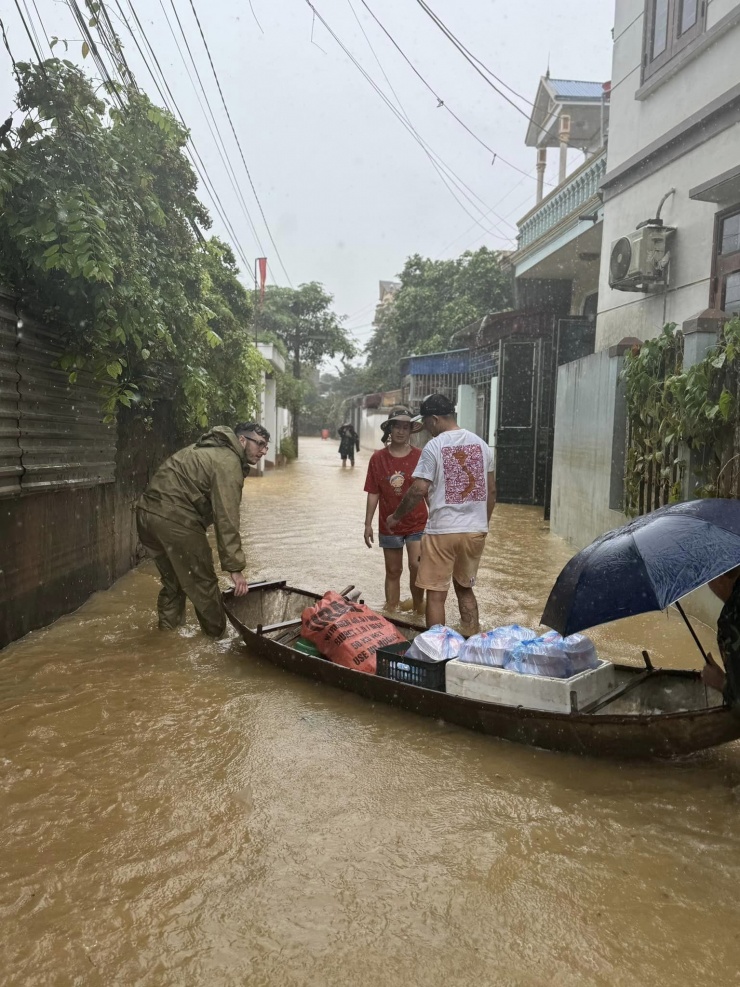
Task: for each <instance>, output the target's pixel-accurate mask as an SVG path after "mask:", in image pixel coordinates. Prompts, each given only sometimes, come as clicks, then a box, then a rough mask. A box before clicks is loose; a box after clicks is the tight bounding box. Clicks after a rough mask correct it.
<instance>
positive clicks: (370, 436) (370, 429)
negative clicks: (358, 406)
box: [360, 408, 388, 452]
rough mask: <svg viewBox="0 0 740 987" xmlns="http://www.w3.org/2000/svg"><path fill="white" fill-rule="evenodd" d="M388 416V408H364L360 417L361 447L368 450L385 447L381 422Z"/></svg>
mask: <svg viewBox="0 0 740 987" xmlns="http://www.w3.org/2000/svg"><path fill="white" fill-rule="evenodd" d="M387 417H388V409H387V408H382V409H381V408H378V409H375V408H363V409H362V416H361V418H360V448H361V449H364V450H366V451H368V452H369V451H371V450H375V449H382V448H383V433H382V432H381V431H380V423H381V422H384V421H385V420H386V418H387Z"/></svg>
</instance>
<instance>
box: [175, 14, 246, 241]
mask: <svg viewBox="0 0 740 987" xmlns="http://www.w3.org/2000/svg"><path fill="white" fill-rule="evenodd" d="M170 3H171V5H172V9H173V11H174V14H175V18H176V19H177V24H178V27H179V28H180V33H181V35H182V38H183V41H184V42H185V47H186V48H187V51H188V54H189V55H190V61H191V62H192V65H193V69H194V70H195V74H196V77H197V79H198V83H199V85H200V89H201V92H202V94H203V99H205V103H206V105H205V106H204V105H203V99H201V95H200V93H199V92H198V89H197V87H196V85H195V82H194V80H193V76H192V74H191V72H190V68H189V67H188V63H187V61H186V60H185V56H184V55H183V52H182V48H181V47H180V43H179V41H178V39H177V36H176V35H175V31H174V28H173V27H172V23H171V21H170V18H169V16H168V14H167V10H166V9H165V6H164V2H163V0H159V4H160V7H161V8H162V13H163V14H164V17H165V20H166V21H167V26H168V27H169V29H170V33H171V34H172V39H173V41H174V42H175V46H176V47H177V50H178V53H179V55H180V58H181V59H182V63H183V65H184V66H185V71H186V73H187V75H188V78H189V79H190V84H191V85H192V87H193V91H194V92H195V96H196V99H197V100H198V104H199V106H200V108H201V110H202V111H203V116H204V118H205V121H206V125H207V127H208V130H209V132H210V134H211V137H212V138H213V142H214V146H215V148H216V150H217V151H218V154H219V157H220V158H221V161H222V163H223V166H224V168H225V169H226V174H227V176H228V178H229V182H230V184H231V187H232V189H233V190H234V194H235V196H236V198H237V201H238V203H239V206H240V208H241V210H242V212H243V213H244V218H245V219H246V221H247V225H248V226H249V229H250V231H251V233H252V236H253V237H254V239H255V242H256V243H257V246H258V249H259V251H260V253H261V254H263V255H264V253H265V248H264V247H263V246H262V243H261V242H260V238H259V234H258V233H257V227H256V226H255V224H254V221H253V219H252V216H251V213H250V212H249V208H248V206H247V203H246V200H245V198H244V195H243V193H242V190H241V186H240V184H239V182H238V181H237V177H236V170H235V168H234V165H233V164H232V161H231V158H230V156H229V152H228V151H227V149H226V143H225V141H224V139H223V136H222V134H221V129H220V127H219V125H218V121H217V120H216V116H215V114H214V112H213V108H212V107H211V103H210V100H209V99H208V93H207V92H206V90H205V87H204V85H203V80H202V79H201V77H200V72H199V71H198V65H197V63H196V61H195V59H194V58H193V53H192V51H191V49H190V43H189V42H188V38H187V35H186V34H185V31H184V29H183V26H182V23H181V22H180V18H179V15H178V13H177V8H176V7H175V4H174V0H170ZM206 106H207V107H208V113H206ZM209 113H210V119H209Z"/></svg>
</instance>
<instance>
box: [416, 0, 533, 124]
mask: <svg viewBox="0 0 740 987" xmlns="http://www.w3.org/2000/svg"><path fill="white" fill-rule="evenodd" d="M416 2H417V3H418V4H419V6H420V7H421V9H422V10H423V11H424V13H425V14H427V16H428V17H430V18H431V20H432V21H433V23H434V24H436V25H437V27H438V28H439V29H440V31H441V32H442V34H444V36H445V37H446V38H447V39H448V40H449V41H451V42H452V44H453V45H454V46H455V48H457V50H458V51H459V52H460V54H461V55H462V56H463V58H464V59H465V61H466V62H468V63H469V64H470V65H472V67H473V68H474V69H475V71H476V72H477V73H478V75H479V76H480V77H481V78H482V79H483V80H484V82H486V83H487V84H488V85H489V86H490V87H491V89H493V90H494V91H495V92H497V93H498V94H499V96H501V98H502V99H505V100H506V102H507V103H508V104H509V106H513V107H514V109H515V110H516V111H517V113H520V114H521V115H522V116H523V117H524V119H525V120H526V121H527V122H528V123H530V124H532V125H533V126H534V127H536V128H537V129H538V130H539V131H541V132H542V133H543V134H545V133H547V131H546V130H545V128H544V127H541V126H540V125H539V124H536V123H534V121H533V120H532V119H531V115H530V114H529V113H528V112H527V111H526V110H523V109H522V108H521V106H518V105H517V104H516V103H515V102H514V101H513V99H511V98H510V97H509V96H507V95H506V93H505V92H502V90H501V89H499V87H498V86H497V85H496V84H495V83H494V82H491V79H490V78H489V76H491V78H493V79H495V80H496V82H498V83H499V85H501V86H504V87H505V88H506V89H508V90H509V91H510V92H511V93H513V94H514V95H515V96H516V97H517V98H518V99H521V100H523V101H524V102H525V103H528V104H529V105H530V106H532V105H533V104H532V103H531V102H530V101H529V100H528V99H526V98H525V97H524V96H522V95H521V94H520V93H518V92H517V91H516V90H515V89H512V88H511V86H509V85H507V84H506V83H505V82H504V81H503V80H501V79H499V77H498V76H497V75H494V73H493V72H491V70H490V69H489V68H486V66H485V65H484V64H483V62H481V60H480V59H479V58H476V56H475V55H473V54H471V52H470V51H469V50H468V49H467V48H466V47H465V45H464V44H463V43H462V41H460V40H459V39H458V38H457V37H455V35H454V34H453V33H452V31H451V30H450V29H449V28H448V27H447V25H446V24H445V23H444V21H443V20H442V19H441V18H440V17H438V16H437V15H436V14H435V13H434V11H433V10H432V8H431V7H430V6H429V4H427V3H426V0H416ZM481 66H483V69H485V71H483V69H482V68H481Z"/></svg>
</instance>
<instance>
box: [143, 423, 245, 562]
mask: <svg viewBox="0 0 740 987" xmlns="http://www.w3.org/2000/svg"><path fill="white" fill-rule="evenodd" d="M248 465H249V464H248V463H247V459H246V455H245V452H244V450H243V449H242V447H241V444H240V443H239V439H238V438H237V437H236V434H235V433H234V431H233V430H232V429H230V428H227V427H226V426H224V425H217V426H216V427H215V428H212V429H211V430H210V432H206V433H205V435H202V436H201V437H200V438H199V439H198V441H197V442H196V443H195V444H194V445H191V446H187V447H186V448H185V449H181V450H180V451H179V452H176V453H175V454H174V455H173V456H170V458H169V459H167V460H165V462H164V463H162V465H161V466H160V467H159V469H158V470H157V472H156V473H155V474H154V476H153V477H152V480H151V482H150V484H149V486H148V487H147V488H146V490H145V491H144V493H143V494H142V496H141V497H140V498H139V501H138V503H137V505H136V506H137V507H138V508H139V509H140V510H143V511H148V512H149V513H150V514H156V515H158V516H159V517H163V518H166V519H167V520H168V521H172V523H173V524H177V525H180V527H184V528H194V529H196V530H198V529H200V530H205V529H206V528H207V527H208V526H209V525H210V524H215V526H216V542H217V545H218V557H219V559H220V561H221V568H222V569H223V570H224V571H225V572H242V571H243V570H244V568H245V567H246V564H247V563H246V559H245V558H244V552H243V551H242V540H241V535H240V533H239V507H240V505H241V499H242V490H243V487H244V477H245V474H246V472H247V468H248Z"/></svg>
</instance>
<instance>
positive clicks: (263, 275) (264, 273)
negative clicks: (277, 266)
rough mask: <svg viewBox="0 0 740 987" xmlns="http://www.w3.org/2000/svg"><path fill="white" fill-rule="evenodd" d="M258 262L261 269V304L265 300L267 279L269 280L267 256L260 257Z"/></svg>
mask: <svg viewBox="0 0 740 987" xmlns="http://www.w3.org/2000/svg"><path fill="white" fill-rule="evenodd" d="M257 263H258V265H259V270H260V304H262V302H264V300H265V281H267V258H266V257H258V258H257Z"/></svg>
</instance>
